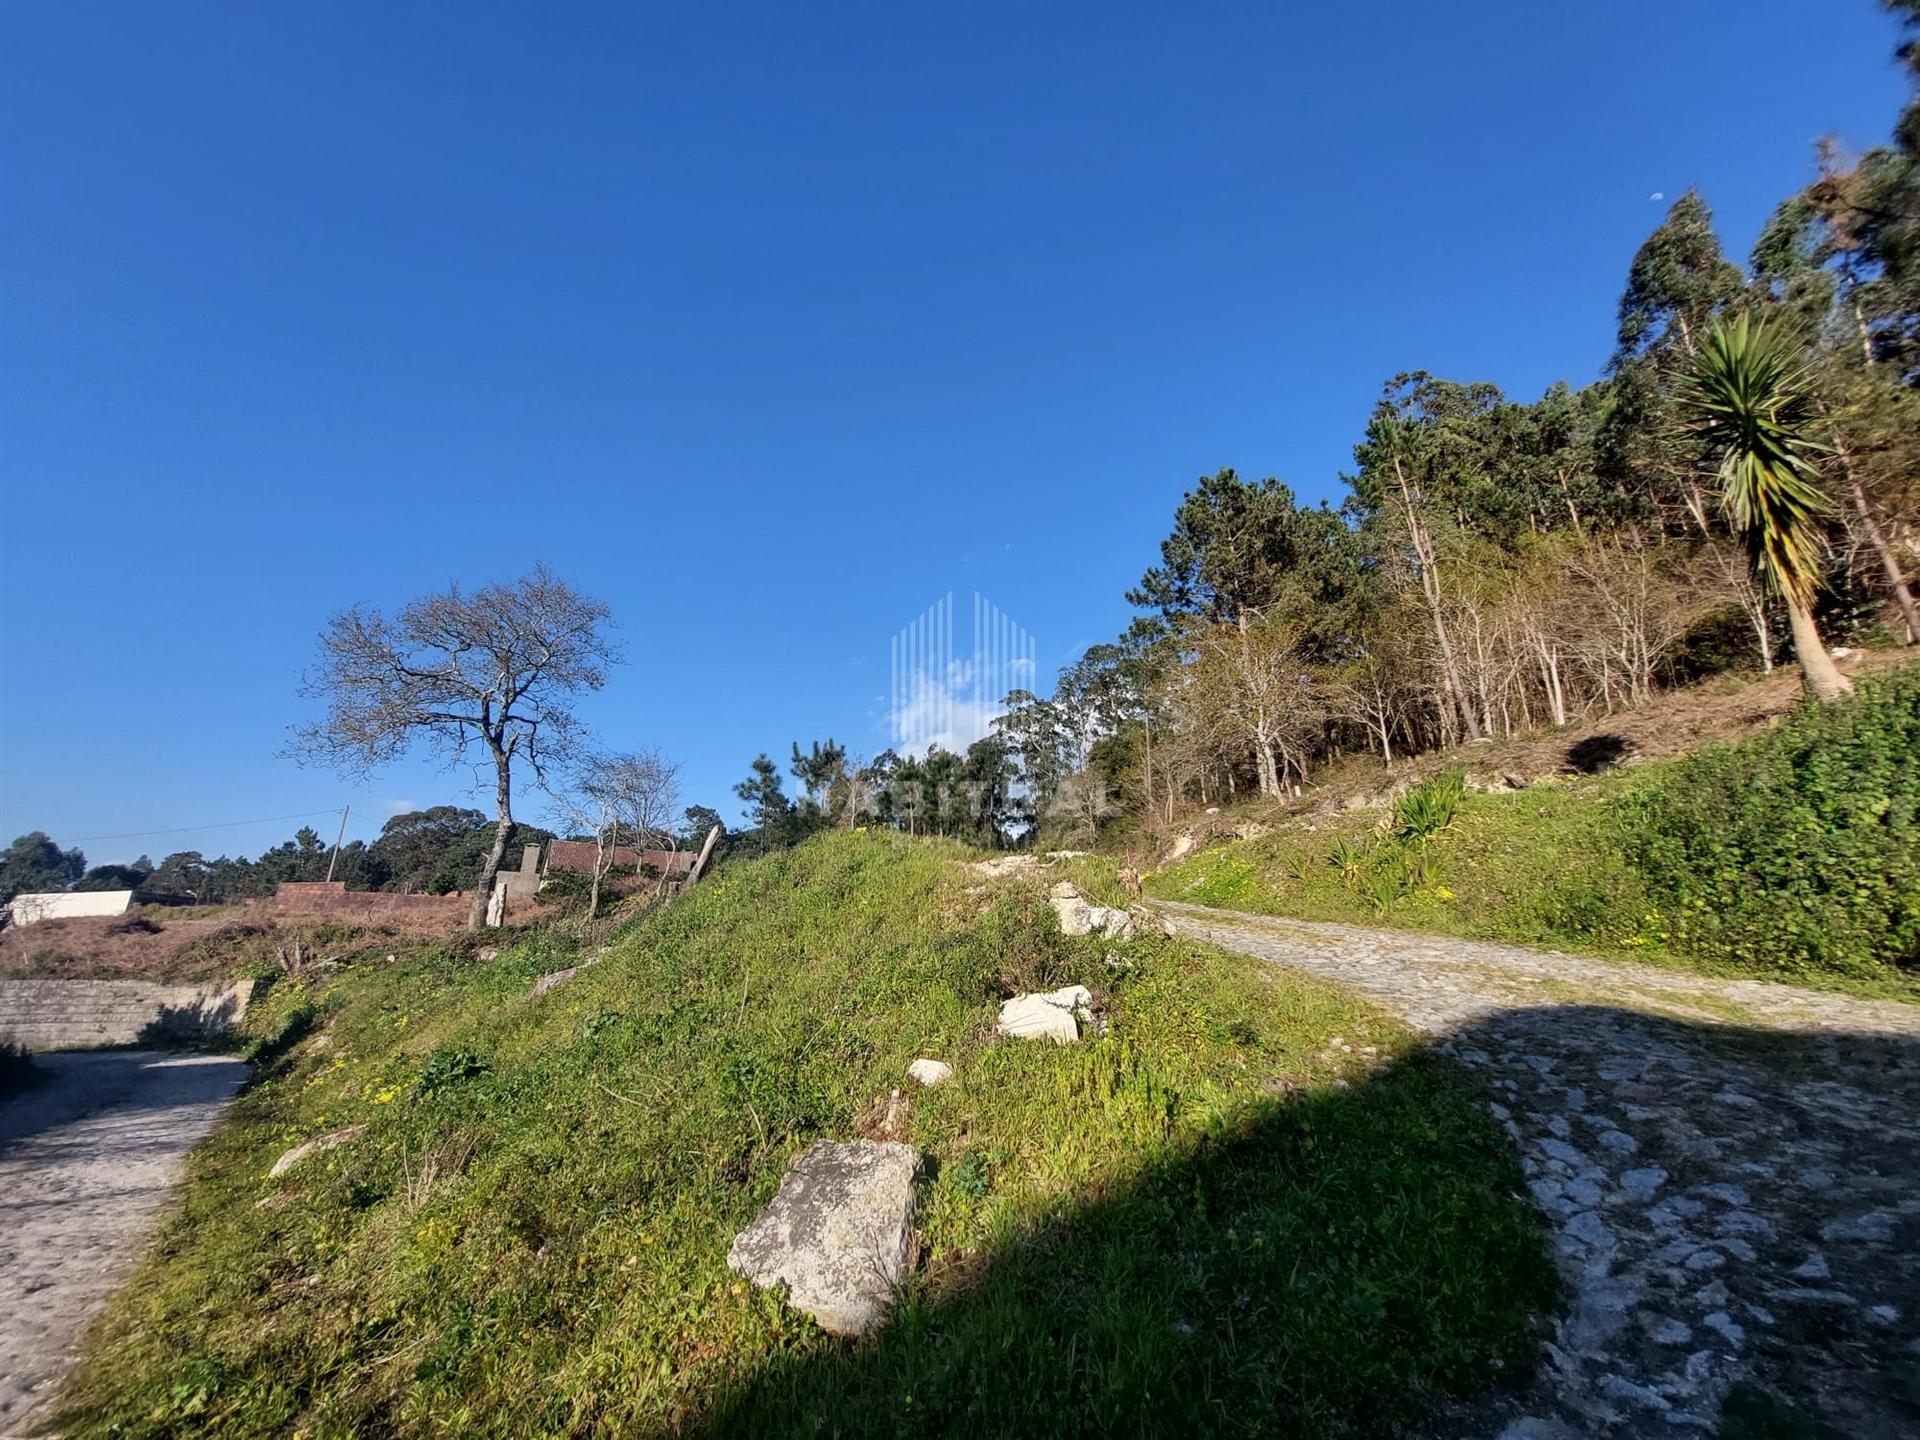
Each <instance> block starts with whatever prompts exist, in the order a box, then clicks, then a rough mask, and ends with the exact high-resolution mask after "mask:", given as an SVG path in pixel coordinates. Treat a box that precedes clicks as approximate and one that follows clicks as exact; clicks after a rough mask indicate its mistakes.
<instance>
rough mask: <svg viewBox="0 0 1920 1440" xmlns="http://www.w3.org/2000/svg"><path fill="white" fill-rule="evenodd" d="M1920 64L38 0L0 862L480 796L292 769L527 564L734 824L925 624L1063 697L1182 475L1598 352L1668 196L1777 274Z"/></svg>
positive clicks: (10, 286)
mask: <svg viewBox="0 0 1920 1440" xmlns="http://www.w3.org/2000/svg"><path fill="white" fill-rule="evenodd" d="M1894 43H1895V29H1894V26H1893V24H1892V23H1891V21H1890V20H1889V19H1888V18H1887V17H1885V16H1884V15H1883V14H1882V13H1881V12H1880V10H1879V8H1878V6H1877V5H1875V4H1874V3H1872V0H1687V3H1674V0H1609V3H1606V4H1587V5H1557V4H1542V3H1540V0H1500V3H1494V0H1473V3H1458V4H1451V5H1435V4H1426V3H1419V4H1416V3H1411V0H1406V3H1399V4H1374V5H1354V6H1332V5H1308V4H1285V5H1281V4H1273V3H1245V4H1186V3H1182V4H1173V3H1163V4H1155V5H1136V4H1103V5H1093V4H1037V5H1036V4H1032V3H1017V4H1002V3H981V4H967V5H946V6H930V5H901V4H898V3H886V4H873V5H859V6H856V5H841V4H831V3H826V4H816V5H791V4H756V5H676V6H665V5H655V6H648V7H641V6H636V5H629V4H618V5H585V4H574V3H569V4H564V5H538V6H536V5H532V4H527V5H518V6H502V5H493V4H479V3H468V0H462V3H458V4H439V5H417V4H400V5H388V4H379V5H375V4H361V5H350V4H337V5H330V4H317V3H316V4H303V5H265V4H252V5H234V6H224V5H222V6H215V5H199V4H186V3H171V4H149V3H140V4H132V5H119V4H106V3H87V4H42V3H30V0H14V3H11V4H7V5H5V6H0V287H3V288H0V482H4V492H5V493H4V499H5V507H4V516H5V521H4V524H5V544H4V546H0V598H3V599H4V607H5V609H4V614H5V616H6V622H7V623H6V635H7V647H6V661H5V669H4V674H5V677H6V679H5V682H4V683H5V687H6V690H7V692H8V693H7V696H6V700H5V703H4V704H0V767H3V771H0V831H4V832H5V836H0V840H4V839H5V838H10V837H11V836H12V835H13V834H15V833H18V832H20V831H23V830H26V829H30V828H41V829H46V830H48V831H50V832H52V833H53V834H54V835H55V836H56V837H57V838H59V839H61V840H62V841H63V842H68V843H71V842H72V841H73V840H75V839H76V838H77V837H85V836H95V835H106V834H117V833H119V832H126V831H141V830H153V829H158V828H160V827H163V826H184V825H192V824H201V823H204V822H213V821H229V820H243V819H250V818H252V817H255V816H268V815H282V814H287V813H291V812H297V811H306V810H320V809H324V808H326V807H329V806H337V805H339V804H341V803H343V802H345V801H351V802H352V803H353V807H354V817H353V825H352V829H351V832H350V833H352V834H359V835H371V834H373V833H375V831H376V830H377V828H378V826H379V824H380V823H381V822H382V821H384V819H385V818H386V816H387V815H388V814H389V813H391V811H392V809H393V808H395V807H406V806H411V805H414V804H428V803H435V802H441V801H446V800H451V799H459V798H462V796H463V795H464V793H465V789H466V787H467V785H468V784H469V777H468V776H467V775H465V774H463V773H455V774H448V773H445V772H441V771H436V770H434V769H432V768H429V767H427V766H425V765H413V764H409V765H402V766H397V767H395V768H394V769H393V770H392V771H391V772H390V773H387V774H385V775H382V776H381V777H379V779H378V780H377V782H376V783H375V784H373V785H372V786H371V787H359V788H356V787H352V786H348V785H346V784H343V783H341V782H339V781H337V780H336V779H334V778H332V777H329V776H327V775H325V774H321V773H315V772H308V771H302V770H299V769H297V768H295V767H293V766H292V765H290V764H289V763H287V762H285V761H282V760H280V759H277V758H276V752H277V751H278V749H279V748H280V746H281V745H282V743H283V740H284V727H285V726H286V725H287V724H288V723H289V722H290V721H292V720H294V719H296V718H298V717H300V716H301V715H302V714H303V709H302V702H299V701H298V700H297V699H296V696H295V685H296V683H297V681H298V678H299V672H300V670H301V668H302V666H303V665H304V664H305V663H306V662H307V660H308V657H309V655H310V653H311V650H312V642H313V636H314V634H315V632H316V631H317V629H318V627H319V626H320V624H321V622H322V620H323V619H324V618H325V617H326V615H327V614H328V613H329V612H331V611H333V610H336V609H339V608H341V607H344V606H346V605H348V604H351V603H353V602H365V603H368V604H373V605H378V606H391V605H394V604H397V603H399V602H402V601H404V600H406V599H407V598H409V597H411V596H413V595H415V594H417V593H420V592H422V591H425V590H428V589H432V588H436V587H440V586H444V585H445V584H447V583H448V582H449V581H453V580H460V581H463V582H466V583H477V582H484V581H486V580H489V579H494V578H505V577H510V576H512V575H514V574H516V573H518V572H519V571H521V570H522V569H524V568H525V567H526V566H527V565H529V564H531V563H532V562H534V561H536V560H541V559H544V560H547V561H548V562H550V563H551V564H552V565H554V566H555V567H556V568H557V569H558V570H559V571H561V572H562V573H563V574H564V575H566V576H567V577H569V578H571V579H573V580H574V581H575V582H576V583H577V584H579V585H581V586H582V587H584V588H586V589H587V590H589V591H591V592H593V593H595V594H597V595H599V596H601V597H603V598H605V599H606V600H607V601H608V602H610V603H611V604H612V605H613V606H614V608H615V611H616V613H617V615H618V618H619V620H620V622H621V625H622V634H623V639H624V643H625V645H626V648H627V650H628V652H629V655H630V660H629V662H628V663H627V664H626V665H625V666H623V667H622V668H621V669H620V670H619V671H618V672H617V673H616V676H615V678H614V681H613V683H612V684H611V685H610V686H609V687H608V689H607V690H606V691H605V692H604V693H603V694H602V695H601V696H600V697H598V698H597V699H596V700H595V701H594V702H593V703H592V704H591V705H590V706H589V714H590V718H591V720H592V722H593V723H594V724H595V726H596V727H597V728H598V729H599V731H600V733H601V734H602V735H603V736H604V737H605V738H606V739H607V740H609V741H611V742H613V743H615V744H633V743H637V742H654V743H658V744H660V745H661V746H663V747H665V748H666V750H667V751H668V752H669V753H671V754H673V755H675V756H677V757H679V758H680V759H682V760H683V761H684V763H685V766H686V772H685V779H686V789H687V792H688V795H687V798H688V799H690V800H700V801H704V802H706V803H709V804H714V805H717V806H720V807H721V808H723V809H724V810H725V811H727V812H728V813H729V815H731V814H733V813H734V812H736V811H737V809H738V805H737V803H736V802H735V801H734V800H733V798H732V796H731V795H730V794H729V793H728V787H729V786H730V784H731V783H732V782H733V781H734V780H736V779H737V778H739V776H740V775H742V774H743V773H744V772H745V769H746V763H747V761H748V760H749V759H750V758H751V757H752V755H753V754H754V752H755V751H757V750H760V749H762V748H765V749H768V750H771V751H772V752H773V753H775V754H776V756H779V757H780V758H782V760H783V761H784V758H785V752H786V746H787V744H788V742H789V741H790V740H792V739H793V738H794V737H796V736H799V737H808V736H813V735H827V734H832V735H835V736H838V737H839V738H840V739H842V740H843V741H845V742H847V743H849V744H850V745H851V746H852V747H853V748H854V749H856V750H858V751H862V752H865V753H872V752H873V751H876V750H878V749H880V748H882V747H883V746H884V745H885V743H886V740H887V735H886V733H885V720H886V715H885V712H886V707H887V682H888V674H887V671H888V639H889V636H890V635H891V634H892V633H893V631H894V630H895V629H896V628H897V627H898V626H900V625H901V624H904V623H905V622H906V621H907V620H909V619H910V618H911V617H912V616H913V615H914V614H915V613H917V612H918V611H919V610H921V609H922V608H924V607H925V606H926V605H927V604H928V603H929V602H931V601H932V600H934V599H935V598H936V597H937V596H939V595H941V594H943V593H945V592H947V591H949V590H952V591H955V592H957V593H958V595H959V597H960V600H961V605H962V607H963V608H965V607H966V605H967V603H968V596H969V595H970V593H971V592H973V591H976V590H977V591H980V592H982V593H984V594H985V595H987V596H989V597H990V598H991V599H993V600H994V601H995V602H997V603H998V604H999V605H1000V606H1001V607H1002V608H1003V609H1004V610H1005V611H1007V612H1008V613H1009V614H1010V615H1012V616H1014V617H1015V618H1017V619H1018V620H1019V621H1020V622H1022V623H1023V624H1024V625H1025V626H1026V628H1027V629H1028V630H1030V631H1032V632H1033V633H1034V634H1035V635H1036V636H1037V637H1038V640H1039V658H1040V665H1041V670H1042V672H1043V674H1045V675H1050V674H1051V673H1052V671H1053V670H1054V669H1056V668H1057V667H1058V665H1059V664H1061V663H1063V662H1064V661H1066V660H1069V659H1070V658H1072V656H1073V655H1074V654H1075V653H1077V652H1078V650H1079V649H1080V648H1081V647H1083V646H1084V645H1086V644H1087V643H1089V642H1091V641H1094V640H1098V639H1101V638H1106V637H1108V636H1110V635H1112V634H1113V633H1114V632H1115V631H1117V630H1118V629H1119V628H1120V627H1121V626H1122V625H1123V624H1124V622H1125V620H1126V618H1127V608H1126V606H1125V604H1124V602H1123V600H1122V598H1121V592H1122V591H1123V590H1124V589H1125V587H1126V586H1127V585H1128V584H1130V583H1131V582H1132V581H1134V580H1135V579H1136V578H1137V577H1138V575H1139V573H1140V571H1141V570H1142V569H1143V568H1144V567H1145V566H1146V565H1147V564H1148V563H1150V562H1151V561H1152V560H1153V558H1154V545H1155V542H1156V541H1157V539H1158V538H1159V537H1160V536H1161V535H1162V534H1164V533H1165V530H1166V528H1167V522H1168V519H1169V516H1170V513H1171V511H1172V509H1173V507H1174V505H1175V504H1176V503H1177V502H1178V500H1179V497H1180V494H1181V492H1182V490H1183V489H1184V488H1185V487H1186V486H1187V485H1189V484H1191V482H1192V480H1193V478H1194V477H1195V476H1196V475H1198V474H1199V473H1200V472H1202V471H1210V470H1212V469H1214V468H1216V467H1218V466H1222V465H1234V466H1237V467H1239V468H1240V470H1241V471H1242V472H1243V473H1252V474H1269V473H1273V474H1278V475H1280V476H1281V477H1282V478H1284V479H1286V480H1287V481H1288V482H1289V483H1290V484H1292V485H1293V486H1294V487H1295V488H1296V489H1297V490H1299V491H1301V492H1302V493H1304V494H1305V495H1307V496H1309V497H1315V498H1317V497H1320V496H1325V495H1333V494H1335V493H1336V491H1337V487H1338V473H1339V470H1340V468H1341V467H1342V466H1343V464H1345V463H1346V462H1347V461H1348V459H1349V456H1350V448H1351V445H1352V443H1353V440H1354V438H1355V436H1356V434H1357V432H1358V429H1359V427H1360V425H1361V423H1362V421H1363V419H1364V417H1365V415H1366V413H1367V410H1368V408H1369V406H1370V405H1371V403H1372V401H1373V399H1374V397H1375V396H1376V395H1377V393H1378V390H1379V386H1380V383H1381V381H1382V380H1383V379H1385V378H1386V377H1387V376H1388V375H1390V374H1392V373H1394V372H1396V371H1399V370H1404V369H1411V368H1426V369H1431V370H1434V371H1438V372H1441V373H1444V374H1446V375H1449V376H1453V377H1457V378H1461V379H1481V378H1485V379H1491V380H1494V381H1497V382H1498V383H1499V384H1501V385H1502V386H1504V387H1506V388H1507V389H1508V390H1509V391H1510V392H1512V393H1515V394H1517V395H1520V396H1523V397H1531V396H1532V395H1534V394H1537V393H1538V392H1539V391H1540V390H1541V389H1543V388H1544V387H1545V386H1546V385H1548V384H1549V383H1551V382H1552V381H1554V380H1556V379H1559V378H1563V377H1564V378H1567V379H1569V380H1572V381H1574V382H1576V383H1578V382H1582V381H1585V380H1588V379H1591V378H1592V377H1593V376H1594V375H1595V374H1596V373H1597V371H1598V369H1599V367H1600V365H1601V364H1602V363H1603V362H1604V360H1605V357H1606V354H1607V352H1608V350H1609V348H1610V345H1611V332H1612V318H1613V306H1614V302H1615V300H1616V298H1617V296H1618V294H1619V290H1620V286H1621V282H1622V280H1623V278H1624V276H1625V272H1626V267H1627V263H1628V260H1629V258H1630V257H1631V255H1632V253H1633V249H1634V247H1635V245H1636V244H1637V243H1638V242H1639V241H1640V239H1641V238H1642V237H1643V236H1644V235H1645V233H1646V232H1647V230H1648V229H1650V228H1651V227H1652V226H1653V225H1654V224H1655V223H1656V222H1657V221H1658V219H1659V218H1660V216H1661V214H1662V213H1663V211H1664V209H1665V205H1664V203H1663V202H1661V201H1657V200H1654V199H1652V198H1650V197H1652V196H1653V195H1654V194H1655V192H1659V193H1660V194H1662V195H1664V196H1666V197H1668V198H1669V199H1670V198H1671V197H1672V196H1674V195H1676V194H1677V193H1678V192H1679V191H1680V190H1682V189H1683V188H1684V187H1686V186H1687V185H1689V184H1693V185H1697V186H1699V187H1700V189H1701V190H1702V191H1703V192H1704V194H1705V195H1706V197H1707V199H1708V201H1709V203H1710V204H1712V205H1713V206H1714V207H1715V209H1716V211H1717V213H1718V216H1719V221H1720V225H1721V229H1722V233H1723V237H1724V238H1725V240H1726V242H1727V244H1728V248H1729V250H1730V251H1731V252H1733V253H1734V254H1736V255H1741V256H1743V255H1744V253H1745V251H1746V248H1747V245H1748V244H1749V242H1750V241H1751V239H1752V237H1753V235H1754V233H1755V231H1756V229H1757V227H1758V226H1759V224H1760V222H1761V221H1762V220H1763V218H1764V217H1765V215H1766V213H1767V212H1768V211H1769V210H1770V209H1771V208H1772V206H1773V204H1774V203H1775V201H1776V200H1777V199H1779V198H1780V197H1781V196H1782V195H1783V194H1785V193H1786V192H1788V191H1789V190H1790V189H1792V188H1794V187H1796V186H1797V185H1799V184H1800V183H1802V181H1803V180H1804V179H1805V177H1806V176H1807V174H1808V173H1809V168H1810V163H1811V153H1812V151H1811V147H1812V144H1813V142H1814V140H1815V139H1816V137H1818V136H1819V135H1821V134H1822V133H1824V132H1828V131H1833V132H1837V133H1838V134H1840V135H1841V136H1842V137H1843V138H1844V139H1845V140H1846V141H1848V142H1850V143H1851V144H1853V145H1855V146H1862V145H1866V144H1871V143H1875V142H1877V141H1878V140H1880V139H1881V138H1883V137H1884V136H1885V134H1886V133H1887V131H1888V129H1889V128H1890V126H1891V123H1892V120H1893V117H1894V115H1895V112H1896V110H1897V108H1898V106H1899V104H1900V103H1901V100H1902V98H1903V96H1904V93H1905V90H1904V83H1903V81H1902V80H1901V78H1900V77H1899V75H1898V73H1897V71H1896V69H1895V67H1894V64H1893V62H1892V58H1891V52H1892V49H1893V46H1894ZM529 808H530V809H532V810H534V811H535V812H536V813H537V809H538V806H537V803H536V804H535V805H533V806H530V807H529ZM317 823H318V824H320V825H321V827H322V828H327V822H326V821H324V820H322V821H319V822H317ZM292 828H293V825H292V823H283V824H272V825H264V826H253V827H242V828H236V829H230V830H221V831H207V832H200V833H193V834H179V835H160V836H153V837H146V838H137V839H129V840H85V841H84V842H82V843H83V844H84V848H85V849H86V850H87V851H88V854H89V856H90V858H92V859H94V860H96V861H99V860H110V859H119V858H130V857H131V856H132V855H134V854H136V853H138V852H139V851H142V850H146V851H149V852H151V853H152V854H153V855H154V856H155V857H156V858H158V856H159V855H161V854H162V853H163V852H165V851H168V850H173V849H182V848H198V849H204V850H205V851H207V852H208V853H209V854H213V853H218V852H220V851H223V850H225V851H229V852H232V853H256V852H257V851H258V850H259V849H261V848H262V847H263V846H264V845H266V844H269V843H271V842H273V841H276V840H278V839H281V838H284V837H285V836H286V835H287V834H288V833H289V832H290V831H291V830H292Z"/></svg>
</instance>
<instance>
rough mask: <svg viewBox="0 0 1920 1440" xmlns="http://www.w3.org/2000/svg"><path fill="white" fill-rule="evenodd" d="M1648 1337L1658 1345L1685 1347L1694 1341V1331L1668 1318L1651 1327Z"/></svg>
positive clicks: (1648, 1330)
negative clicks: (1690, 1341)
mask: <svg viewBox="0 0 1920 1440" xmlns="http://www.w3.org/2000/svg"><path fill="white" fill-rule="evenodd" d="M1647 1336H1648V1338H1649V1339H1651V1340H1652V1341H1653V1343H1654V1344H1656V1345H1684V1344H1686V1343H1687V1342H1688V1341H1689V1340H1691V1339H1693V1329H1692V1327H1691V1326H1688V1325H1683V1324H1681V1323H1680V1322H1679V1321H1678V1320H1675V1319H1673V1318H1672V1317H1671V1316H1668V1317H1665V1318H1662V1319H1659V1320H1656V1321H1654V1322H1653V1324H1651V1325H1649V1326H1648V1327H1647Z"/></svg>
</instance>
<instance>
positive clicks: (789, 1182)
mask: <svg viewBox="0 0 1920 1440" xmlns="http://www.w3.org/2000/svg"><path fill="white" fill-rule="evenodd" d="M919 1174H920V1152H919V1151H917V1150H915V1149H914V1148H913V1147H912V1146H911V1145H902V1144H899V1143H896V1142H891V1141H873V1140H852V1141H847V1142H838V1141H832V1140H820V1141H816V1142H815V1143H814V1144H812V1145H810V1146H808V1147H807V1149H806V1150H804V1151H803V1152H802V1153H801V1154H800V1156H799V1158H798V1159H796V1160H795V1161H794V1162H793V1165H792V1167H791V1168H790V1169H789V1170H788V1171H787V1173H786V1175H785V1176H784V1177H783V1178H782V1179H781V1181H780V1189H779V1191H778V1193H776V1194H775V1195H774V1197H773V1199H772V1200H770V1201H769V1202H768V1203H767V1207H766V1208H765V1209H764V1210H762V1211H761V1212H760V1214H759V1216H758V1218H756V1219H755V1220H754V1222H753V1224H751V1225H749V1226H748V1227H747V1228H746V1229H745V1230H743V1231H741V1232H740V1234H739V1235H738V1236H737V1237H736V1238H735V1239H734V1242H733V1247H732V1249H730V1250H729V1251H728V1252H727V1264H728V1265H729V1266H731V1267H732V1268H733V1269H734V1270H736V1271H738V1272H739V1273H740V1274H742V1275H745V1276H746V1277H747V1278H748V1279H750V1280H752V1281H753V1282H754V1283H755V1284H756V1285H760V1286H762V1287H766V1288H771V1287H772V1286H774V1285H776V1284H782V1283H784V1284H785V1285H786V1287H787V1303H789V1304H790V1305H792V1306H793V1307H794V1308H795V1309H797V1310H804V1311H805V1312H806V1313H807V1314H809V1315H811V1316H813V1318H814V1319H815V1320H817V1321H819V1323H820V1327H821V1328H822V1329H823V1330H827V1331H829V1332H830V1333H832V1334H835V1335H864V1334H865V1333H867V1332H868V1331H869V1330H871V1329H873V1328H874V1327H875V1326H877V1325H878V1324H879V1323H880V1322H881V1321H882V1320H883V1319H885V1317H886V1312H887V1307H888V1306H889V1305H890V1304H891V1303H892V1300H893V1294H894V1291H895V1290H896V1289H897V1288H898V1287H899V1285H900V1284H901V1282H902V1281H904V1280H905V1279H906V1277H907V1272H908V1269H909V1266H910V1265H911V1262H912V1258H913V1206H914V1184H915V1182H916V1180H917V1179H918V1177H919Z"/></svg>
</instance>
